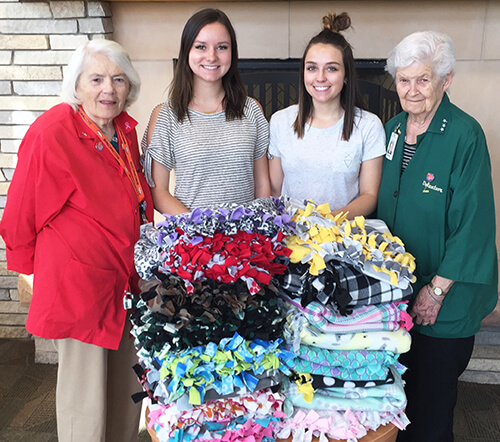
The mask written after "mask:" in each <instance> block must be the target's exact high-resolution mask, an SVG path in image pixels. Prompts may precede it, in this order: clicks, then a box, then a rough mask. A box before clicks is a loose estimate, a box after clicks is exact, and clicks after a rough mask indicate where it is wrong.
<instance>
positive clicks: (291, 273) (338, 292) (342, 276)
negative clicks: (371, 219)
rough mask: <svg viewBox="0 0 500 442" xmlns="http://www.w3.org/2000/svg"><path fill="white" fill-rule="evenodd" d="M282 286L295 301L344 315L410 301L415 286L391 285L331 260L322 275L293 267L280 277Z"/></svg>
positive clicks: (290, 266) (344, 263)
mask: <svg viewBox="0 0 500 442" xmlns="http://www.w3.org/2000/svg"><path fill="white" fill-rule="evenodd" d="M275 279H276V282H277V284H278V286H279V287H280V288H281V289H282V290H283V291H285V293H286V294H287V295H288V296H290V297H291V298H301V300H302V302H301V303H302V305H303V306H305V305H307V304H309V302H311V301H319V302H321V303H322V304H327V303H332V304H333V305H335V306H336V307H337V308H338V310H339V311H340V312H341V313H344V312H345V310H346V308H348V307H353V306H355V305H373V304H381V303H385V302H395V301H400V300H404V299H407V298H409V297H410V296H411V294H412V293H413V290H412V288H411V286H408V288H406V289H401V288H399V287H397V286H395V285H391V284H389V283H388V282H385V281H381V280H378V279H375V278H372V277H371V276H367V275H365V274H364V273H363V272H361V271H359V270H358V269H356V268H355V267H354V266H353V265H351V264H348V263H346V262H343V261H336V260H331V261H328V262H327V263H326V269H324V270H323V271H322V272H321V273H320V274H319V275H317V276H316V275H311V274H310V273H309V264H307V263H306V264H302V263H297V264H289V265H288V269H287V271H286V272H285V274H284V275H276V277H275Z"/></svg>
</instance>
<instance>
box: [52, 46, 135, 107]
mask: <svg viewBox="0 0 500 442" xmlns="http://www.w3.org/2000/svg"><path fill="white" fill-rule="evenodd" d="M96 54H102V55H105V56H106V57H108V58H109V60H111V61H112V62H113V63H114V64H116V65H117V66H118V67H119V68H120V69H121V70H122V71H123V72H124V74H125V75H126V76H127V79H128V81H129V83H130V91H129V94H128V97H127V100H126V102H125V108H127V107H128V106H130V105H131V104H132V103H133V102H134V101H136V100H137V98H138V97H139V92H140V90H141V78H140V77H139V74H138V73H137V71H136V70H135V68H134V66H132V62H131V61H130V57H129V55H128V54H127V52H125V49H123V47H122V46H120V45H119V44H118V43H116V42H115V41H112V40H105V39H99V40H91V41H87V42H85V43H84V44H82V45H81V46H79V47H78V48H77V49H76V50H75V52H74V53H73V55H72V56H71V59H70V61H69V63H68V67H67V69H66V73H65V75H64V79H63V83H62V90H61V98H62V100H63V101H64V102H65V103H68V104H69V105H71V107H72V108H73V109H74V110H75V111H76V110H77V109H78V105H80V104H81V100H79V98H78V97H77V94H76V87H77V84H78V79H79V78H80V75H81V74H82V73H83V71H84V70H85V67H86V64H87V62H88V60H89V59H90V58H92V57H93V56H94V55H96Z"/></svg>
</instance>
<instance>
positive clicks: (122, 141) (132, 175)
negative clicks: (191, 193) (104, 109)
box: [78, 106, 145, 206]
mask: <svg viewBox="0 0 500 442" xmlns="http://www.w3.org/2000/svg"><path fill="white" fill-rule="evenodd" d="M78 114H79V115H80V117H82V120H83V121H84V122H85V123H86V124H87V126H88V127H89V128H90V129H91V130H92V131H93V132H94V133H95V134H96V135H97V136H98V137H99V140H101V142H102V143H103V144H104V145H105V146H106V147H107V148H108V150H109V151H110V152H111V154H112V155H113V157H114V158H115V160H116V161H118V164H119V165H120V166H122V167H123V170H124V171H125V173H126V174H127V176H128V178H129V180H130V182H131V183H132V186H133V187H134V190H135V193H136V195H137V201H138V202H139V205H140V206H141V205H142V202H143V201H144V200H145V198H144V191H143V190H142V186H141V182H140V181H139V175H138V173H137V170H136V169H135V165H134V161H133V160H132V155H131V154H130V149H129V146H128V142H127V139H126V138H125V135H124V134H123V132H122V130H121V129H120V128H119V127H117V128H116V132H117V133H118V140H119V146H121V148H122V149H123V150H124V151H125V155H126V157H127V162H128V165H129V167H127V165H126V164H125V162H124V161H123V160H122V158H121V157H120V154H119V153H118V152H117V151H116V149H115V148H114V147H113V146H112V145H111V143H110V142H109V141H108V139H107V138H106V137H105V136H104V134H103V133H102V131H101V129H99V127H97V124H95V123H94V122H93V121H92V120H91V119H90V118H89V116H88V115H87V114H86V113H85V111H84V110H83V108H82V107H81V106H79V107H78Z"/></svg>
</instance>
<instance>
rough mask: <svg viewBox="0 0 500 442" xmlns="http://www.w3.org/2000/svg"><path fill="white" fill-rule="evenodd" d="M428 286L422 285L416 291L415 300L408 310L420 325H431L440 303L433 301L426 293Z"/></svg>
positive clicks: (435, 317)
mask: <svg viewBox="0 0 500 442" xmlns="http://www.w3.org/2000/svg"><path fill="white" fill-rule="evenodd" d="M427 290H428V287H427V285H424V286H423V287H422V289H421V290H420V291H419V292H418V295H417V297H416V298H415V302H414V303H413V306H412V308H411V310H410V315H411V317H412V318H413V321H414V322H416V323H417V324H421V325H433V324H435V322H436V319H437V316H438V314H439V310H440V309H441V305H440V304H438V303H437V302H436V301H434V300H433V299H432V298H431V297H430V296H429V293H427Z"/></svg>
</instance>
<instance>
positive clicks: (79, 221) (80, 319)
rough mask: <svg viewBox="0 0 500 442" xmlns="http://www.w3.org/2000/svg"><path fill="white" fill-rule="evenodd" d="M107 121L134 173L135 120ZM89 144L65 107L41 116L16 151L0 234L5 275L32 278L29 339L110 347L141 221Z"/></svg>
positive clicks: (117, 170)
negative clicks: (116, 129)
mask: <svg viewBox="0 0 500 442" xmlns="http://www.w3.org/2000/svg"><path fill="white" fill-rule="evenodd" d="M115 123H116V124H117V125H118V126H120V127H121V128H122V130H123V132H124V133H125V135H126V137H127V139H128V141H129V145H130V149H131V152H132V156H133V159H134V162H135V164H136V167H137V170H140V165H139V149H138V145H137V133H136V131H135V126H136V125H137V122H136V121H135V120H133V119H132V118H131V117H130V116H129V115H128V114H127V113H125V112H123V113H121V114H120V115H119V116H118V117H116V118H115ZM97 141H98V139H97V137H96V135H95V134H94V133H93V132H92V131H91V130H90V129H89V128H88V126H87V125H86V124H85V123H84V122H83V121H82V119H81V118H80V116H79V115H78V114H76V113H75V112H74V111H73V109H72V108H71V107H70V106H69V105H67V104H59V105H57V106H54V107H53V108H52V109H49V110H48V111H47V112H45V113H44V114H43V115H41V116H40V117H39V118H38V119H37V120H36V121H35V122H34V123H33V124H32V125H31V127H30V128H29V130H28V132H27V133H26V136H25V137H24V139H23V141H22V143H21V146H20V148H19V153H18V158H19V160H18V164H17V167H16V170H15V172H14V176H13V178H12V182H11V184H10V188H9V192H8V196H7V204H6V207H5V211H4V214H3V218H2V221H1V223H0V234H1V235H2V237H3V238H4V240H5V244H6V249H7V263H8V268H9V269H10V270H14V271H16V272H20V273H25V274H31V273H33V274H34V286H33V299H32V301H31V305H30V309H29V313H28V320H27V322H26V329H27V330H28V331H29V332H30V333H32V334H34V335H36V336H41V337H43V338H49V339H59V338H73V339H78V340H80V341H82V342H87V343H90V344H95V345H98V346H100V347H105V348H110V349H117V348H118V345H119V342H120V338H121V335H122V331H123V328H124V324H125V319H126V311H125V310H124V308H123V295H124V290H126V289H129V287H130V281H131V280H135V281H137V278H138V277H137V275H136V273H135V270H134V258H133V255H134V244H135V242H136V241H137V240H138V239H139V230H140V215H139V210H138V202H137V197H136V194H135V191H134V188H133V186H132V184H131V182H130V180H129V178H128V177H127V175H126V174H125V173H124V171H123V169H122V167H121V166H120V165H119V164H118V162H117V161H116V160H115V159H114V158H113V156H112V154H111V153H110V152H109V151H108V149H107V148H106V147H104V149H102V150H99V149H97V148H96V143H97ZM120 151H121V149H120ZM121 154H122V156H123V158H124V160H125V156H124V155H123V152H121ZM125 162H126V160H125ZM139 177H140V180H141V183H142V186H143V189H144V191H145V193H146V202H147V207H148V218H149V219H152V213H153V203H152V200H151V195H150V193H149V187H148V185H147V183H146V180H145V178H144V176H143V174H142V172H140V173H139ZM132 285H133V286H135V285H136V284H135V283H134V284H132ZM132 288H133V289H135V288H136V287H132Z"/></svg>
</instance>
